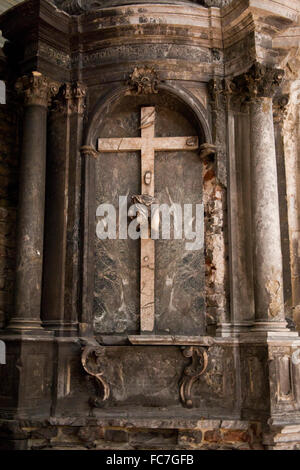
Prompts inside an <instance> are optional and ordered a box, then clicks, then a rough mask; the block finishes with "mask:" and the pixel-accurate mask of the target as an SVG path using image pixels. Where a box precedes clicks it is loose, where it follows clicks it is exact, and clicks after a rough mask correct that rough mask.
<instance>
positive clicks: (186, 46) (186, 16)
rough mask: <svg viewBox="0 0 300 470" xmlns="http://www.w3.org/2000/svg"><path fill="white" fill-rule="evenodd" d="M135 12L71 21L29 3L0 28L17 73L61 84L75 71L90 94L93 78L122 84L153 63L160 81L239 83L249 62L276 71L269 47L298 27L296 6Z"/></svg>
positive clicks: (237, 1)
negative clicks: (12, 50)
mask: <svg viewBox="0 0 300 470" xmlns="http://www.w3.org/2000/svg"><path fill="white" fill-rule="evenodd" d="M71 3H72V2H71ZM140 10H141V8H140V4H134V2H133V3H131V4H130V5H123V6H110V7H108V6H106V7H105V14H104V9H103V8H101V7H100V8H96V9H94V10H93V11H90V12H87V13H85V14H83V15H79V16H76V17H72V16H71V15H69V14H67V13H65V12H63V11H62V10H59V9H58V8H56V7H55V6H54V5H53V4H51V3H49V2H48V1H46V0H35V1H34V0H29V1H27V2H24V3H22V4H20V5H18V6H17V7H15V8H13V9H11V10H9V11H8V12H6V13H5V14H4V15H1V16H0V28H1V29H2V30H3V35H4V36H5V37H6V38H7V39H9V40H12V41H14V43H15V47H16V48H17V50H19V51H20V57H22V62H20V67H21V70H24V71H25V70H26V71H27V70H32V68H33V67H34V68H35V69H36V70H38V71H40V72H41V73H44V74H45V75H47V76H49V74H50V76H52V75H51V74H52V73H53V78H54V77H58V80H59V81H61V82H69V81H70V80H72V77H74V76H76V74H74V73H73V71H76V70H78V69H79V68H80V69H81V70H83V71H84V72H83V75H82V76H83V77H84V78H83V79H84V80H85V81H86V82H87V83H88V84H89V85H91V86H94V85H95V84H96V77H97V82H99V78H98V77H100V82H101V83H106V82H109V81H110V79H111V77H112V73H113V80H114V81H123V80H124V78H125V76H128V73H129V72H130V71H132V70H133V68H134V67H135V66H143V65H144V63H147V64H149V66H152V65H153V64H154V63H156V64H157V63H158V66H157V70H158V73H159V74H160V75H161V79H162V80H166V79H170V80H181V79H184V80H185V79H186V80H191V81H194V80H200V81H204V82H205V81H208V80H209V79H210V78H211V77H214V76H215V77H232V76H235V75H238V74H240V73H241V72H242V71H243V70H246V69H247V68H248V67H250V66H251V64H252V63H253V62H254V61H255V60H257V61H259V62H260V63H263V64H270V63H271V64H272V65H275V66H278V65H279V61H281V60H282V57H281V56H280V54H278V57H277V56H276V50H275V54H274V50H273V49H272V40H273V38H274V37H277V36H276V35H278V34H280V33H282V32H283V31H285V30H287V29H288V28H289V27H291V26H293V25H295V24H298V18H299V11H300V5H299V2H298V0H297V2H296V0H289V1H288V0H276V1H275V0H268V1H265V2H263V3H261V2H259V1H258V0H233V1H232V3H231V4H230V5H228V6H225V7H223V8H217V7H210V8H207V7H204V6H203V5H201V4H199V3H198V2H197V3H192V2H186V3H185V2H182V1H178V2H175V3H173V2H172V0H170V1H168V2H164V3H156V2H155V3H145V4H144V5H143V13H142V15H141V12H140ZM22 18H25V20H22ZM100 32H101V34H100ZM137 32H138V34H137ZM71 33H72V34H71ZM20 38H22V40H20ZM23 48H25V50H24V51H23V50H22V49H23ZM271 51H272V53H270V52H271ZM23 53H24V55H23ZM12 55H13V57H12V60H15V55H14V54H12ZM20 60H21V59H20ZM120 63H122V64H124V65H123V67H122V70H121V68H120V67H118V64H120ZM32 64H35V65H34V66H33V65H32ZM54 67H55V71H54ZM96 70H97V73H95V72H96ZM52 71H53V72H52ZM161 71H162V72H163V73H161ZM98 72H99V74H98ZM101 72H103V73H101ZM55 79H56V78H55Z"/></svg>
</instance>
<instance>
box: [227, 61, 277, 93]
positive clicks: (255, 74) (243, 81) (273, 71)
mask: <svg viewBox="0 0 300 470" xmlns="http://www.w3.org/2000/svg"><path fill="white" fill-rule="evenodd" d="M283 77H284V71H283V70H282V69H277V68H275V67H272V66H269V65H264V64H260V63H258V62H255V63H254V64H253V65H252V66H251V67H250V68H249V69H248V70H247V72H245V73H243V74H241V75H239V76H237V77H234V78H233V79H232V80H231V83H230V90H231V92H232V93H234V94H237V93H238V94H240V95H244V96H245V97H246V99H247V101H252V100H254V99H256V98H272V97H273V95H274V94H275V92H276V91H277V89H278V88H279V87H280V85H281V83H282V80H283Z"/></svg>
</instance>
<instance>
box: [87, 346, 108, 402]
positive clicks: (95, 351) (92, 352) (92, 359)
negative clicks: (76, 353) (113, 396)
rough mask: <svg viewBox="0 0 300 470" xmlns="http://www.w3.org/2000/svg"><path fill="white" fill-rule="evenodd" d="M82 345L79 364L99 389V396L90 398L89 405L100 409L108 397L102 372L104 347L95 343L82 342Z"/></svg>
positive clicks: (104, 358)
mask: <svg viewBox="0 0 300 470" xmlns="http://www.w3.org/2000/svg"><path fill="white" fill-rule="evenodd" d="M83 345H84V348H83V352H82V355H81V364H82V366H83V368H84V370H85V372H86V373H87V374H88V375H90V376H92V377H94V378H95V380H96V383H97V385H98V387H99V396H96V397H92V398H90V404H91V406H92V407H94V408H101V407H102V406H103V405H104V403H105V402H106V401H107V400H108V399H109V397H110V386H109V384H108V382H107V381H106V379H105V378H104V372H103V363H104V361H105V360H106V357H105V347H103V346H100V345H99V344H98V343H97V342H88V343H86V342H83Z"/></svg>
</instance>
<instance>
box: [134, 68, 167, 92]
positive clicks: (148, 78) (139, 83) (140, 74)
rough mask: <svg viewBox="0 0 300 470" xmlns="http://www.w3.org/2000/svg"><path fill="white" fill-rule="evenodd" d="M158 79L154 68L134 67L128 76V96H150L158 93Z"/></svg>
mask: <svg viewBox="0 0 300 470" xmlns="http://www.w3.org/2000/svg"><path fill="white" fill-rule="evenodd" d="M158 83H159V77H158V74H157V72H156V71H155V70H154V68H150V67H147V66H145V67H135V69H134V71H133V72H132V74H131V75H130V79H129V81H128V85H129V87H130V90H129V91H128V92H127V94H130V95H151V94H157V93H158V88H157V87H158Z"/></svg>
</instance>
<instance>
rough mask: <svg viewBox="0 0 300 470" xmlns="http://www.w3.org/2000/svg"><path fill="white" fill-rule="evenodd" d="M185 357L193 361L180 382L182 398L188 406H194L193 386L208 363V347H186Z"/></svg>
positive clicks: (184, 349)
mask: <svg viewBox="0 0 300 470" xmlns="http://www.w3.org/2000/svg"><path fill="white" fill-rule="evenodd" d="M182 353H183V355H184V357H188V358H191V363H190V364H189V365H188V366H187V367H186V368H185V369H184V371H183V377H182V379H181V382H180V399H181V401H182V403H183V405H185V406H187V407H188V408H192V407H193V406H194V404H193V399H192V387H193V385H194V383H195V382H196V381H197V380H198V379H199V377H200V376H201V375H202V374H204V372H205V371H206V369H207V365H208V348H207V347H200V346H189V347H184V348H183V350H182Z"/></svg>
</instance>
